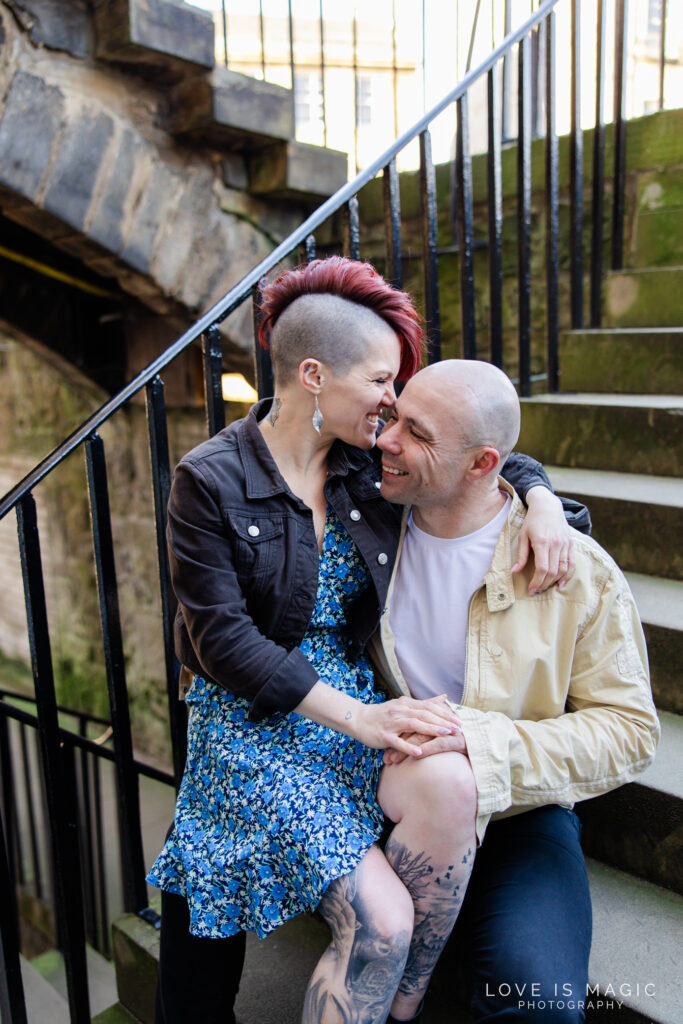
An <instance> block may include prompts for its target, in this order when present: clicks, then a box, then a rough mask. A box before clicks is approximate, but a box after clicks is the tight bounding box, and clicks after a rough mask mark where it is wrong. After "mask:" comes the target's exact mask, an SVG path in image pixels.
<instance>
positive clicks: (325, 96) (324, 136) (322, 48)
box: [318, 0, 327, 146]
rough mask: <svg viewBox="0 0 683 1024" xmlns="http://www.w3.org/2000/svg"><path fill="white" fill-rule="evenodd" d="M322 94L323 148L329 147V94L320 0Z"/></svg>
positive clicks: (323, 23)
mask: <svg viewBox="0 0 683 1024" xmlns="http://www.w3.org/2000/svg"><path fill="white" fill-rule="evenodd" d="M319 10H320V16H319V19H318V20H319V23H320V94H321V99H322V105H323V146H327V94H326V92H325V19H324V17H323V0H320V6H319Z"/></svg>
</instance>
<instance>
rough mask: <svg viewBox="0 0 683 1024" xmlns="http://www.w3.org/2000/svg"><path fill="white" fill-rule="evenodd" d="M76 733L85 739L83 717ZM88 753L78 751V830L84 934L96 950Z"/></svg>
mask: <svg viewBox="0 0 683 1024" xmlns="http://www.w3.org/2000/svg"><path fill="white" fill-rule="evenodd" d="M78 733H79V735H80V736H85V737H87V735H88V727H87V722H86V720H85V718H84V717H83V715H79V716H78ZM88 757H89V755H88V752H87V750H81V751H79V761H80V775H81V814H80V815H79V820H80V821H81V823H82V828H79V830H78V831H79V835H80V837H81V864H82V865H83V898H84V903H85V908H84V909H85V932H86V935H87V938H88V942H89V943H90V945H91V946H93V948H94V949H98V935H97V933H98V927H97V906H96V903H95V863H94V859H93V845H92V814H91V812H90V773H89V770H88Z"/></svg>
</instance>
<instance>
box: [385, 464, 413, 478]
mask: <svg viewBox="0 0 683 1024" xmlns="http://www.w3.org/2000/svg"><path fill="white" fill-rule="evenodd" d="M382 472H383V473H388V474H389V476H408V473H407V471H406V470H405V469H395V468H394V467H393V466H385V465H384V463H382Z"/></svg>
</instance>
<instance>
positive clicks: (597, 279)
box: [590, 0, 606, 327]
mask: <svg viewBox="0 0 683 1024" xmlns="http://www.w3.org/2000/svg"><path fill="white" fill-rule="evenodd" d="M605 3H606V0H598V20H597V34H596V39H597V43H596V58H595V61H596V68H595V128H594V132H593V209H592V211H591V216H592V230H591V294H590V325H591V327H600V324H601V321H602V210H603V204H604V200H605V121H604V117H603V97H604V90H605Z"/></svg>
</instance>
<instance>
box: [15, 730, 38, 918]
mask: <svg viewBox="0 0 683 1024" xmlns="http://www.w3.org/2000/svg"><path fill="white" fill-rule="evenodd" d="M19 739H20V743H21V761H22V765H23V768H24V790H25V792H26V815H27V817H28V834H29V841H30V843H31V860H32V863H33V885H34V888H35V894H36V899H38V900H42V898H43V870H42V868H41V866H40V855H39V853H38V830H37V828H36V815H35V809H34V806H33V780H32V778H31V763H30V761H29V753H28V744H27V742H26V726H25V725H24V723H23V722H21V723H20V725H19ZM19 880H20V881H21V872H20V874H19Z"/></svg>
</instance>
